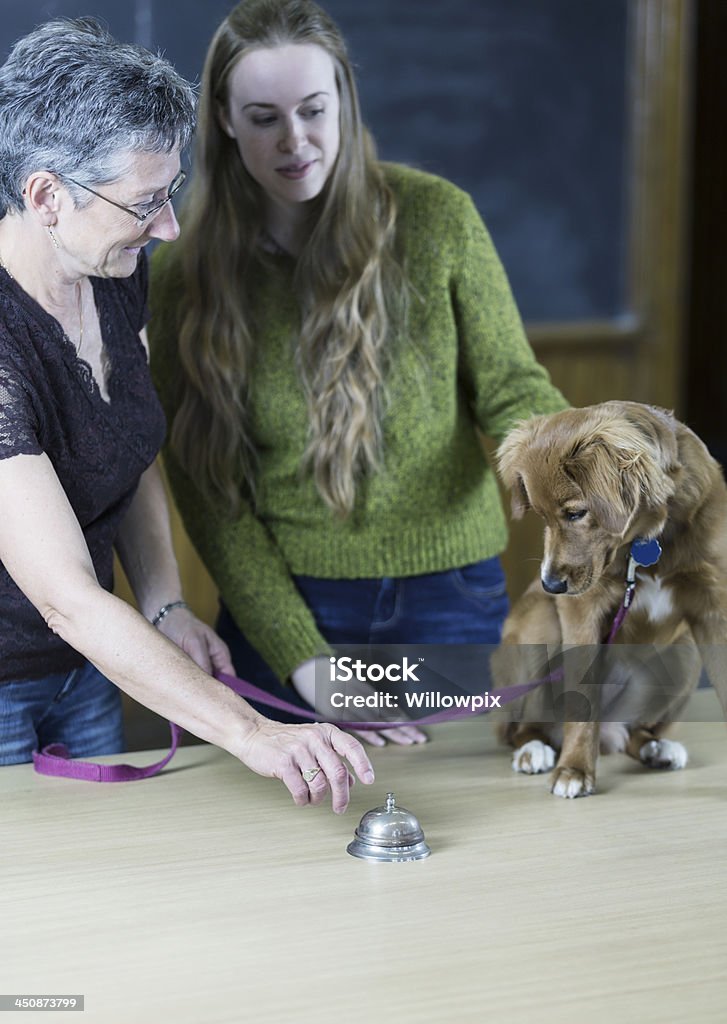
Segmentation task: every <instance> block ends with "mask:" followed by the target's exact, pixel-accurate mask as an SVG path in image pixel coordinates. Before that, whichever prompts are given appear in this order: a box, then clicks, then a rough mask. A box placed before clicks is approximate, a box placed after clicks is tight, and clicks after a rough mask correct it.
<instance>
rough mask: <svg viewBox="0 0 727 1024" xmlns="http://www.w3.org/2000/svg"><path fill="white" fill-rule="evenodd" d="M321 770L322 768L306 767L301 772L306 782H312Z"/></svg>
mask: <svg viewBox="0 0 727 1024" xmlns="http://www.w3.org/2000/svg"><path fill="white" fill-rule="evenodd" d="M319 771H320V768H306V770H305V771H304V772H301V774H302V776H303V778H304V779H305V781H306V782H312V781H313V779H314V778H315V777H316V775H317V774H318V772H319Z"/></svg>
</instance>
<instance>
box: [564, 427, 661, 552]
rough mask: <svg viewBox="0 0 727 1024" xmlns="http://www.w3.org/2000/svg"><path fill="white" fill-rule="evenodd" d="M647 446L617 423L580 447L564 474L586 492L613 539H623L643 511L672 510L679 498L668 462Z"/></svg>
mask: <svg viewBox="0 0 727 1024" xmlns="http://www.w3.org/2000/svg"><path fill="white" fill-rule="evenodd" d="M660 456H661V452H660V450H659V449H658V448H655V447H654V445H653V443H652V444H649V443H645V439H644V437H643V435H640V434H639V435H637V434H636V433H635V431H634V430H633V428H632V427H631V425H630V424H628V425H625V426H624V428H623V429H619V427H618V426H617V425H614V424H613V423H612V424H610V425H609V426H608V427H607V428H604V429H603V433H602V434H599V433H595V434H594V435H593V436H591V437H590V438H589V439H588V440H587V442H586V443H583V444H582V445H580V446H579V447H577V448H576V449H575V450H574V452H573V453H572V455H571V456H570V457H569V458H568V459H567V460H566V462H565V464H564V469H565V471H566V473H567V474H568V476H570V478H571V479H572V480H573V481H574V483H576V484H577V486H578V487H579V488H580V489H581V490H582V491H583V493H584V495H585V496H586V498H587V500H588V501H589V503H590V505H591V509H592V511H593V515H594V516H595V518H596V519H597V520H598V522H599V523H600V524H601V526H602V527H603V528H604V529H605V530H607V531H608V532H609V533H612V534H615V535H618V536H620V535H622V534H624V533H625V532H626V530H627V529H628V528H629V526H630V525H631V523H632V522H633V520H634V518H635V517H636V515H637V513H638V512H639V510H641V509H646V508H648V509H650V510H653V509H656V508H659V507H661V506H664V505H666V502H667V501H668V500H669V498H671V497H672V495H673V494H674V490H675V487H674V481H673V479H672V477H671V476H670V475H669V472H668V471H667V468H666V465H665V464H662V463H666V462H668V461H669V460H668V459H662V458H661V457H660Z"/></svg>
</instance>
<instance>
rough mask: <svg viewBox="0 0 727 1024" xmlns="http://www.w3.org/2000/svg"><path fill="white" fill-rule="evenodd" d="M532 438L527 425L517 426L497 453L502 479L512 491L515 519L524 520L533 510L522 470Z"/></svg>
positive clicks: (511, 497) (512, 506)
mask: <svg viewBox="0 0 727 1024" xmlns="http://www.w3.org/2000/svg"><path fill="white" fill-rule="evenodd" d="M530 437H531V431H530V430H529V429H528V427H527V426H526V425H524V424H523V425H520V426H517V427H515V428H514V430H511V431H510V433H509V434H508V435H507V437H506V438H505V440H504V441H503V442H502V444H501V445H500V447H499V448H498V449H497V453H496V459H497V468H498V470H499V473H500V477H501V478H502V482H503V483H504V485H505V487H507V488H508V489H509V491H510V501H511V508H512V517H513V519H522V517H523V516H524V515H525V513H526V512H527V511H529V509H530V508H531V505H530V498H529V497H528V490H527V487H526V486H525V481H524V479H523V475H522V471H521V468H520V467H521V465H522V460H523V454H524V452H525V451H526V450H527V445H528V443H529V441H530Z"/></svg>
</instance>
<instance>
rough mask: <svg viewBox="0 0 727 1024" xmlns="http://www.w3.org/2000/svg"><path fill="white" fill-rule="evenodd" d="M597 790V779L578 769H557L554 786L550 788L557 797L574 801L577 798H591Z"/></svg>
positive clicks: (554, 774)
mask: <svg viewBox="0 0 727 1024" xmlns="http://www.w3.org/2000/svg"><path fill="white" fill-rule="evenodd" d="M595 789H596V780H595V778H594V777H593V776H592V775H587V774H586V773H585V772H582V771H579V769H578V768H556V769H555V771H554V772H553V784H552V786H551V787H550V792H551V793H553V794H555V796H562V797H565V798H566V799H567V800H572V799H573V798H574V797H577V796H590V795H591V793H593V792H595Z"/></svg>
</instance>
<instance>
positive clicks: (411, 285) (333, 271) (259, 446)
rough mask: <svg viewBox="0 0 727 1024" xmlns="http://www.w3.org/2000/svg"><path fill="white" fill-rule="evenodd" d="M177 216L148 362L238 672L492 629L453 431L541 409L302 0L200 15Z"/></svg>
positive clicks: (486, 559) (481, 467)
mask: <svg viewBox="0 0 727 1024" xmlns="http://www.w3.org/2000/svg"><path fill="white" fill-rule="evenodd" d="M182 224H183V233H182V238H181V240H180V241H179V242H176V243H175V244H173V245H171V246H162V247H160V250H159V251H158V252H157V253H156V254H155V260H154V267H153V275H152V282H153V283H152V288H153V292H152V301H153V309H152V315H153V319H152V324H151V338H152V368H153V372H154V374H155V378H156V381H157V385H158V388H159V390H160V393H161V396H162V400H163V403H164V404H165V406H166V411H167V413H168V417H169V420H170V422H171V423H172V424H173V429H172V432H171V444H170V447H169V451H168V453H167V466H168V469H169V476H170V479H171V482H172V487H173V490H174V494H175V496H176V499H177V502H178V504H179V507H180V509H181V512H182V515H183V517H184V521H185V523H186V526H187V528H188V531H189V533H190V536H191V537H192V540H193V541H194V543H195V544H196V546H197V548H198V550H199V552H200V554H201V556H202V558H203V560H204V561H205V562H206V564H207V566H208V568H209V570H210V572H211V574H212V576H213V578H214V579H215V581H216V583H217V585H218V587H219V590H220V594H221V599H222V610H221V614H220V619H219V622H218V630H219V632H220V634H221V635H222V636H223V637H224V638H225V639H226V640H227V642H228V643H229V644H230V648H231V650H232V655H233V659H234V661H235V663H236V666H237V669H238V671H239V672H240V673H241V674H243V675H246V676H247V677H248V678H250V679H251V680H252V681H254V682H255V683H257V684H259V685H262V686H264V687H265V688H267V689H269V690H271V692H276V691H277V692H278V693H279V692H280V688H279V683H280V682H285V681H288V680H290V681H292V684H293V687H292V689H294V690H295V691H296V692H297V694H298V696H299V697H300V703H306V702H307V703H308V704H313V703H315V687H314V676H315V673H314V667H315V664H316V659H317V658H320V657H327V656H330V654H331V651H332V649H335V647H336V645H337V644H375V645H380V644H389V643H397V644H420V643H428V644H432V643H435V644H445V643H452V644H455V643H470V644H472V643H478V644H494V643H497V641H498V640H499V636H500V628H501V625H502V622H503V619H504V616H505V614H506V611H507V598H506V593H505V582H504V578H503V573H502V569H501V566H500V562H499V558H498V555H499V553H500V552H501V551H502V549H503V547H504V546H505V542H506V526H505V520H504V516H503V512H502V508H501V505H500V501H499V497H498V491H497V486H496V482H495V479H494V476H493V473H492V471H491V470H490V468H489V466H488V464H487V461H486V458H485V456H484V454H483V450H482V447H481V444H480V438H479V436H478V432H483V433H485V434H490V435H492V436H493V437H494V438H495V439H497V440H499V439H501V438H502V437H503V436H504V435H505V433H506V432H507V431H508V429H509V428H510V427H511V426H512V424H513V423H514V422H515V421H516V420H518V419H522V418H524V417H527V416H530V415H531V414H533V413H543V412H549V411H553V410H556V409H560V408H562V407H563V405H564V404H565V403H564V401H563V398H562V396H561V395H560V393H559V392H558V391H557V390H556V389H555V388H554V387H553V386H552V385H551V384H550V382H549V380H548V378H547V375H546V373H545V371H544V370H543V369H542V367H540V366H539V365H538V364H537V362H536V361H535V358H534V356H533V353H532V351H531V349H530V347H529V345H528V343H527V341H526V339H525V336H524V333H523V329H522V325H521V322H520V319H519V317H518V313H517V310H516V308H515V305H514V302H513V299H512V296H511V293H510V289H509V286H508V283H507V280H506V278H505V275H504V272H503V270H502V267H501V265H500V262H499V260H498V258H497V255H496V253H495V250H494V248H493V246H492V243H491V241H490V238H489V236H488V234H487V232H486V230H485V228H484V226H483V224H482V221H481V219H480V217H479V215H478V213H477V211H476V210H475V208H474V205H473V203H472V201H471V199H470V198H469V197H468V196H467V195H466V194H464V193H463V192H461V191H460V190H459V189H458V188H456V187H455V186H453V185H452V184H450V183H448V182H446V181H443V180H442V179H440V178H436V177H433V176H431V175H428V174H423V173H421V172H419V171H415V170H411V169H409V168H406V167H402V166H392V165H385V164H381V163H380V162H378V160H377V159H376V156H375V153H374V147H373V145H372V142H371V139H370V137H369V135H368V133H367V131H366V129H365V128H364V126H363V125H362V123H361V116H360V112H359V105H358V99H357V95H356V86H355V83H354V79H353V75H352V71H351V66H350V63H349V60H348V57H347V54H346V49H345V45H344V42H343V40H342V38H341V35H340V33H339V31H338V29H337V28H336V26H335V25H334V24H333V22H332V21H331V20H330V18H329V17H328V16H327V15H326V14H325V13H324V12H323V11H322V10H321V9H320V8H319V7H317V6H316V5H315V4H314V3H311V2H309V0H243V2H242V3H240V4H238V5H237V7H235V8H234V10H233V11H232V12H231V13H230V15H229V16H228V17H227V18H226V19H225V21H224V22H223V23H222V25H221V26H220V28H219V30H218V32H217V34H216V35H215V37H214V39H213V41H212V44H211V46H210V50H209V53H208V56H207V61H206V64H205V69H204V75H203V82H202V95H201V102H200V110H199V119H198V130H197V150H196V160H195V174H194V180H193V182H192V185H191V194H190V195H189V197H188V203H187V205H186V207H185V210H184V211H183V217H182ZM290 689H291V688H290V687H289V688H288V693H290ZM388 737H389V738H391V739H394V740H398V741H399V742H412V741H419V740H422V739H423V738H424V737H423V735H422V734H421V732H419V731H418V730H416V729H414V728H413V727H407V726H404V727H402V728H401V729H400V730H398V731H396V730H393V731H391V732H389V733H388ZM374 739H375V741H377V742H379V743H381V742H384V740H383V735H381V736H376V737H375V738H374Z"/></svg>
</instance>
